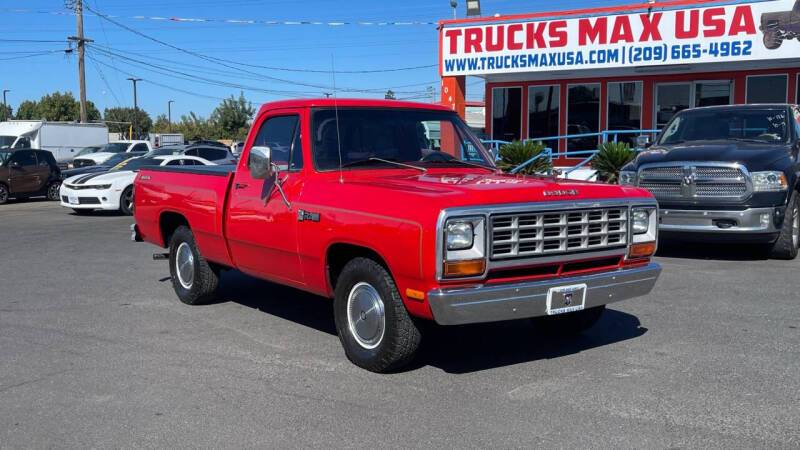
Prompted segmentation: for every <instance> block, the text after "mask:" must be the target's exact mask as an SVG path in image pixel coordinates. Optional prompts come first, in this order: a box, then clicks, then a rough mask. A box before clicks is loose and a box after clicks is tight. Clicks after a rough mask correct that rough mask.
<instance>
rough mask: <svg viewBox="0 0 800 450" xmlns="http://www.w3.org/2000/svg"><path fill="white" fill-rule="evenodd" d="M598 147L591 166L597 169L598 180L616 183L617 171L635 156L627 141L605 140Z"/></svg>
mask: <svg viewBox="0 0 800 450" xmlns="http://www.w3.org/2000/svg"><path fill="white" fill-rule="evenodd" d="M598 149H599V151H598V153H597V155H595V157H594V159H592V168H593V169H594V170H596V171H597V178H598V180H600V181H605V182H606V183H616V182H617V180H618V178H619V171H620V170H621V169H622V168H623V167H624V166H625V165H626V164H628V163H629V162H631V161H633V158H635V157H636V153H635V152H634V151H633V150H631V147H630V146H629V145H628V143H627V142H605V143H603V144H600V147H599V148H598Z"/></svg>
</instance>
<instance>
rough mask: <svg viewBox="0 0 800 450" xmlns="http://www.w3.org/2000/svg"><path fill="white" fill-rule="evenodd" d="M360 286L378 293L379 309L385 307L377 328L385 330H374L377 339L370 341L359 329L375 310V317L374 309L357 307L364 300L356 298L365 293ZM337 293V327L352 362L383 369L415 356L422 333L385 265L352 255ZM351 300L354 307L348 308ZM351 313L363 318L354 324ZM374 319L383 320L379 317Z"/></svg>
mask: <svg viewBox="0 0 800 450" xmlns="http://www.w3.org/2000/svg"><path fill="white" fill-rule="evenodd" d="M370 288H371V289H372V291H370V290H369V289H370ZM361 290H366V291H365V292H368V293H367V294H365V295H367V297H369V292H375V293H377V295H378V296H379V300H380V304H381V306H382V308H378V310H382V311H383V319H382V320H383V323H382V324H381V326H380V327H379V328H376V329H382V332H380V333H377V332H376V333H373V336H376V339H375V341H374V342H372V341H369V342H367V341H366V340H365V339H366V338H364V337H362V336H360V335H359V332H358V331H356V329H357V328H358V324H359V323H362V324H363V323H367V322H366V319H367V316H366V313H370V312H371V311H372V315H371V316H369V317H371V318H373V319H374V317H375V312H374V310H372V309H369V310H367V311H366V312H365V311H364V309H361V311H360V312H359V311H358V309H359V307H360V306H359V305H361V306H363V303H359V302H358V301H357V299H358V298H361V297H359V296H360V295H362V294H359V292H361ZM335 294H336V296H335V298H334V300H333V313H334V319H335V322H336V330H337V331H338V333H339V340H340V341H341V342H342V347H344V352H345V354H346V355H347V358H348V359H349V360H350V361H352V362H353V364H355V365H357V366H359V367H361V368H363V369H366V370H369V371H371V372H378V373H383V372H388V371H391V370H395V369H398V368H400V367H402V366H404V365H406V364H408V363H409V362H410V361H411V360H412V359H413V358H414V355H415V354H416V352H417V349H418V348H419V345H420V342H421V341H422V335H421V333H420V330H419V329H418V328H417V326H416V325H415V324H414V321H413V320H412V318H411V317H410V316H409V314H408V311H406V308H405V306H404V305H403V300H402V298H401V297H400V293H399V292H398V291H397V286H396V285H395V283H394V280H393V279H392V276H391V275H390V274H389V272H388V271H386V269H385V268H384V267H383V266H381V265H380V264H378V263H377V262H375V261H374V260H372V259H368V258H355V259H353V260H352V261H350V262H348V263H347V265H345V267H344V269H342V272H341V274H340V275H339V278H338V280H337V283H336V292H335ZM355 294H358V295H355ZM351 295H352V296H353V301H352V302H351V301H350V298H351ZM348 304H350V305H351V308H348ZM351 314H353V315H358V316H359V319H360V320H361V321H363V322H359V319H357V320H356V321H355V323H354V324H353V325H352V326H351V322H352V321H351V320H350V319H349V317H351ZM375 323H380V319H378V321H377V322H375ZM362 333H364V332H363V331H362ZM359 340H361V341H362V342H359ZM364 342H367V343H366V344H364Z"/></svg>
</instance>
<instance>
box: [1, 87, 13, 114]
mask: <svg viewBox="0 0 800 450" xmlns="http://www.w3.org/2000/svg"><path fill="white" fill-rule="evenodd" d="M7 92H11V89H3V120H9V119H10V118H11V117H6V111H8V104H7V103H6V93H7Z"/></svg>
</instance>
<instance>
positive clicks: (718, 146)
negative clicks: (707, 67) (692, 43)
mask: <svg viewBox="0 0 800 450" xmlns="http://www.w3.org/2000/svg"><path fill="white" fill-rule="evenodd" d="M798 152H800V108H798V106H796V105H735V106H715V107H708V108H696V109H688V110H685V111H682V112H680V113H678V114H677V115H675V117H673V119H672V120H671V121H670V122H669V123H668V124H667V126H666V127H665V128H664V130H663V131H662V132H661V134H660V136H659V137H658V139H657V140H656V142H655V143H654V145H652V146H651V147H649V148H648V149H647V150H645V151H643V152H642V153H640V154H639V155H638V156H637V157H636V159H635V160H634V161H633V162H631V163H630V164H628V165H627V166H625V167H624V168H623V169H622V171H621V172H620V183H621V184H632V185H637V186H640V187H644V188H646V189H648V190H650V192H652V193H653V194H654V195H655V196H656V198H657V199H658V203H659V206H660V213H659V214H660V217H659V231H660V232H661V233H662V235H663V237H667V238H669V237H673V238H679V239H691V240H695V239H701V240H733V241H736V242H749V243H763V244H765V245H766V246H768V249H769V252H770V256H771V257H773V258H778V259H794V258H795V257H797V253H798V245H799V243H800V215H798V214H799V213H800V194H799V193H798V190H799V189H800V177H799V176H798V175H800V164H798Z"/></svg>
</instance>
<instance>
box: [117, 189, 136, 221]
mask: <svg viewBox="0 0 800 450" xmlns="http://www.w3.org/2000/svg"><path fill="white" fill-rule="evenodd" d="M119 212H121V213H122V214H125V215H126V216H132V215H133V186H128V187H126V188H125V190H124V191H122V195H120V197H119Z"/></svg>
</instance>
